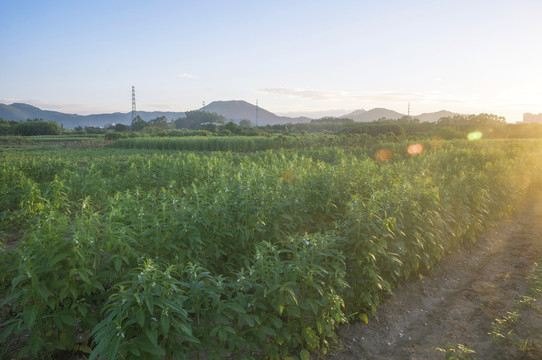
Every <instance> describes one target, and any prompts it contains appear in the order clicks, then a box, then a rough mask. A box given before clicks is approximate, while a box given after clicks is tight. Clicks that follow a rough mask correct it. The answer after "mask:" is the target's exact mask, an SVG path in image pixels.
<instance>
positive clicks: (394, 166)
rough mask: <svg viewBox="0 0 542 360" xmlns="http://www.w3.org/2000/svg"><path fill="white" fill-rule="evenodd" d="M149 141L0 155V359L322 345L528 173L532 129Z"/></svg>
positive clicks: (477, 224) (507, 210)
mask: <svg viewBox="0 0 542 360" xmlns="http://www.w3.org/2000/svg"><path fill="white" fill-rule="evenodd" d="M159 141H161V140H153V141H152V145H149V147H150V149H146V148H145V146H143V145H142V146H141V148H139V146H135V145H133V146H132V145H130V146H127V147H131V148H130V149H117V148H113V146H115V145H114V144H115V143H113V144H112V146H111V147H106V148H103V149H51V150H50V151H36V150H32V149H28V150H24V149H23V150H18V151H2V152H0V159H1V162H0V169H1V171H0V196H1V197H0V211H1V215H0V216H1V218H0V238H1V239H2V240H1V241H2V244H1V249H0V250H1V254H0V294H2V295H0V297H1V299H0V301H1V303H0V304H1V305H0V323H2V327H0V344H1V345H2V346H1V348H2V350H0V351H3V353H2V352H0V358H1V357H2V356H3V357H5V358H11V356H13V355H12V354H13V353H16V354H19V355H20V356H23V355H24V356H38V357H42V358H43V357H44V356H50V357H51V358H58V357H66V356H72V357H78V356H79V357H90V358H101V357H104V356H106V357H108V358H115V357H117V358H138V357H144V358H164V357H165V358H180V359H182V358H198V357H199V358H207V359H213V358H223V357H232V358H272V359H279V358H288V357H291V358H298V359H307V358H309V357H310V356H311V354H312V356H323V355H325V354H327V353H330V352H331V353H333V352H334V351H335V347H334V345H333V344H335V341H336V340H337V339H339V338H340V339H341V343H343V344H344V343H345V339H346V338H345V336H347V337H348V336H349V335H344V334H348V331H351V330H350V329H349V328H344V325H345V324H347V323H355V322H361V323H365V322H368V323H369V325H371V324H374V323H375V317H374V316H375V314H376V316H377V317H378V316H379V315H378V314H379V311H380V310H379V308H378V306H379V305H380V304H381V302H382V300H385V301H387V299H389V296H390V294H393V293H394V289H395V288H397V286H400V287H399V292H400V291H401V289H402V287H401V286H402V284H404V283H405V281H407V282H408V281H411V280H412V279H416V278H418V277H419V276H420V274H422V275H423V274H428V273H429V272H430V271H432V269H433V268H434V267H435V266H436V264H438V263H439V261H441V260H442V259H445V257H446V256H447V255H449V254H450V253H452V252H454V251H459V250H460V249H463V250H461V251H462V252H460V253H454V254H452V255H451V256H452V257H448V258H446V260H445V261H450V260H448V259H453V258H454V256H455V258H456V259H457V257H458V256H460V254H462V253H464V252H469V251H473V250H472V249H473V247H472V246H473V245H472V244H473V242H474V240H475V239H476V236H477V235H479V234H481V233H483V232H484V231H486V230H487V229H488V228H489V227H490V226H492V225H494V224H496V223H497V222H498V221H499V220H500V219H502V218H503V217H505V216H507V215H510V214H511V213H512V211H513V210H514V209H515V207H516V206H517V205H518V204H519V203H520V201H521V200H522V199H523V198H524V196H525V195H526V194H527V191H530V189H531V190H532V189H533V186H534V185H533V183H534V182H536V181H537V179H539V177H540V174H541V172H540V165H541V164H540V160H539V159H540V155H541V150H542V143H541V142H539V141H535V140H533V141H528V140H485V141H448V142H442V141H438V142H432V141H427V142H422V143H410V142H395V143H379V144H372V145H371V146H370V147H366V146H365V147H354V146H349V147H338V146H330V147H325V146H324V147H321V148H315V147H304V148H303V149H300V148H295V147H294V148H289V149H281V148H280V147H279V148H275V149H272V150H265V151H255V150H258V147H257V145H253V144H254V142H253V143H251V142H250V141H248V142H247V141H245V142H243V141H242V140H240V139H235V140H231V141H232V142H235V143H236V144H238V145H231V144H227V141H228V140H219V141H217V140H205V139H197V140H183V142H182V144H186V143H189V142H190V141H193V143H196V142H205V141H209V145H204V146H201V149H200V150H213V149H215V148H213V146H215V147H216V149H220V150H228V149H231V147H230V146H233V147H234V146H239V148H238V150H236V151H240V153H232V152H229V151H197V152H188V151H178V150H176V149H178V148H177V147H175V146H177V145H175V144H181V142H177V143H176V142H175V140H171V139H168V140H164V142H163V143H164V144H169V145H168V146H165V147H159V146H157V145H156V144H157V143H158V142H159ZM211 141H214V143H211ZM125 143H126V144H137V142H136V141H133V140H131V139H130V140H126V141H125ZM148 143H151V142H148ZM193 143H191V144H193ZM119 144H121V143H120V142H119ZM247 144H248V145H247ZM256 144H261V146H262V148H268V147H269V146H270V145H269V144H270V141H269V140H267V139H264V138H262V139H260V140H257V143H256ZM183 146H184V145H183ZM191 146H195V145H191ZM246 146H248V147H246ZM254 146H256V147H254ZM273 146H275V145H273ZM289 146H290V145H289ZM134 147H138V148H134ZM159 149H164V150H159ZM486 242H487V244H488V246H490V245H491V244H492V242H491V239H486ZM465 246H466V247H465ZM503 246H504V245H503ZM474 251H477V250H474ZM439 266H441V265H439ZM444 266H446V265H444ZM448 266H449V267H452V266H451V265H448ZM496 315H497V314H496ZM340 328H343V330H341V333H340V335H338V334H337V332H338V330H339V329H340ZM450 341H456V340H455V338H451V339H450ZM457 341H461V340H457ZM441 346H444V344H441Z"/></svg>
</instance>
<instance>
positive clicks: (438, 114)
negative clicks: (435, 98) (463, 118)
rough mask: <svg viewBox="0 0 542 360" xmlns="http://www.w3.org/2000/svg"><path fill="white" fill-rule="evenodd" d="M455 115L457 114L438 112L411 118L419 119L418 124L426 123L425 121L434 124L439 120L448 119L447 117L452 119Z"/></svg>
mask: <svg viewBox="0 0 542 360" xmlns="http://www.w3.org/2000/svg"><path fill="white" fill-rule="evenodd" d="M455 115H459V114H458V113H453V112H451V111H446V110H440V111H437V112H433V113H423V114H420V115H416V116H413V117H415V118H418V119H420V122H426V121H427V122H436V121H437V120H438V119H440V118H443V117H448V116H450V117H452V116H455Z"/></svg>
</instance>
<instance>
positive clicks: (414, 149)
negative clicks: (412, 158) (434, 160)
mask: <svg viewBox="0 0 542 360" xmlns="http://www.w3.org/2000/svg"><path fill="white" fill-rule="evenodd" d="M407 151H408V153H409V154H410V155H416V154H419V153H421V152H422V151H423V145H422V144H412V145H410V146H409V147H408V149H407Z"/></svg>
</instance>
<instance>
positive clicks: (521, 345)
mask: <svg viewBox="0 0 542 360" xmlns="http://www.w3.org/2000/svg"><path fill="white" fill-rule="evenodd" d="M541 295H542V265H540V264H536V263H535V264H534V266H533V269H532V270H531V273H530V276H529V288H528V290H527V293H526V294H525V295H521V296H519V297H518V298H517V299H516V300H515V302H514V307H513V309H512V311H508V312H507V313H506V314H505V315H504V316H502V317H499V318H497V319H495V320H494V321H493V323H492V324H491V331H490V333H489V334H490V335H491V336H492V337H493V341H494V343H495V346H497V347H498V348H499V349H500V351H501V353H502V354H503V356H506V357H507V358H520V357H522V356H526V355H528V354H530V355H534V356H540V354H542V328H540V326H539V325H537V324H539V322H538V323H537V322H535V321H533V320H534V319H535V318H538V319H540V318H541V317H542V313H541V309H540V307H539V306H540V305H539V300H540V299H541Z"/></svg>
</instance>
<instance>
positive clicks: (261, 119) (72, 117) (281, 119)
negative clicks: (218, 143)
mask: <svg viewBox="0 0 542 360" xmlns="http://www.w3.org/2000/svg"><path fill="white" fill-rule="evenodd" d="M198 110H202V111H208V112H213V113H217V114H220V115H222V116H224V117H225V118H226V119H227V120H233V121H235V122H239V121H240V120H243V119H248V120H250V121H251V122H252V123H253V124H256V106H255V105H252V104H249V103H248V102H246V101H238V100H232V101H214V102H212V103H210V104H209V105H207V106H205V107H203V108H201V109H198ZM137 115H139V116H140V117H141V118H142V119H143V120H145V121H149V120H152V119H156V118H157V117H161V116H165V117H166V118H167V119H168V120H170V121H171V120H175V119H178V118H180V117H185V116H186V114H185V113H184V112H164V111H138V112H137ZM0 118H2V119H4V120H16V121H26V120H27V119H43V120H51V121H55V122H57V123H58V124H59V125H60V124H63V125H64V127H65V128H66V129H73V128H76V127H78V126H82V127H85V126H96V127H103V126H104V125H106V124H110V123H114V124H125V125H130V123H131V112H127V113H112V114H93V115H77V114H65V113H61V112H58V111H50V110H42V109H40V108H37V107H35V106H32V105H28V104H21V103H14V104H11V105H5V104H0ZM257 120H258V125H260V126H261V125H270V124H286V123H296V122H308V121H310V120H311V119H309V118H306V117H296V118H292V117H287V116H278V115H275V114H273V113H272V112H269V111H267V110H265V109H263V108H261V107H260V108H258V119H257Z"/></svg>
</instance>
